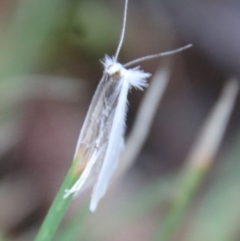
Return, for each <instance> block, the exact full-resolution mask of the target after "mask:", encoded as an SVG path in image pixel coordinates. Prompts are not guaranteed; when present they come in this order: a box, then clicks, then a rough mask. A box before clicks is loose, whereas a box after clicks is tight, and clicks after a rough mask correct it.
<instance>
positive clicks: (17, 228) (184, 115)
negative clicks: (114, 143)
mask: <svg viewBox="0 0 240 241" xmlns="http://www.w3.org/2000/svg"><path fill="white" fill-rule="evenodd" d="M181 2H182V4H178V3H173V2H171V3H166V1H165V2H164V1H161V2H157V1H149V2H148V1H139V3H137V1H131V0H130V8H129V12H130V13H131V14H129V20H128V23H127V24H128V27H127V36H126V41H125V43H127V46H123V54H121V55H120V59H124V60H125V59H126V62H127V61H128V60H132V59H134V58H135V57H139V56H141V55H142V53H145V54H146V55H147V54H151V53H153V52H154V51H162V50H163V51H164V50H169V49H171V48H174V47H175V46H176V45H177V46H181V45H183V43H185V42H187V43H189V42H191V41H193V45H194V49H193V50H191V51H190V52H189V53H183V54H181V55H180V56H178V57H176V58H177V61H175V62H174V63H175V64H174V66H173V68H172V76H171V78H170V84H169V87H168V89H167V91H166V95H165V97H164V100H163V102H162V103H161V105H160V106H159V111H158V114H157V115H156V118H155V123H154V125H153V127H152V130H151V131H150V133H149V138H148V139H147V140H146V145H145V147H144V148H143V150H142V152H141V153H140V155H139V158H138V160H137V164H136V166H134V167H133V168H131V169H130V170H129V173H128V174H127V175H125V176H124V178H123V180H122V182H121V184H119V185H113V186H114V187H113V188H112V189H113V190H109V192H108V193H107V196H106V197H105V199H104V200H103V201H102V202H101V204H100V207H99V210H97V212H96V213H94V214H91V213H90V212H89V210H88V204H89V193H87V194H86V196H87V197H86V196H84V195H83V196H81V197H78V198H75V199H74V200H73V202H72V203H71V205H70V208H69V210H68V212H67V215H66V217H65V218H64V219H63V221H62V223H61V225H60V228H59V229H58V231H57V233H56V234H55V239H53V240H57V241H64V240H67V241H77V240H87V241H91V240H92V241H94V240H103V241H107V240H111V241H120V240H138V241H141V240H149V241H150V240H161V241H165V240H178V241H181V240H189V241H190V240H191V241H200V240H204V241H214V240H217V241H229V240H232V241H237V240H239V239H240V232H239V229H238V226H239V223H240V208H239V201H238V200H239V195H240V194H239V193H240V191H239V182H240V180H239V178H240V166H239V156H240V153H239V145H240V143H239V141H240V136H239V133H238V130H239V128H238V126H239V125H238V121H239V114H238V113H239V110H238V109H239V103H238V101H237V104H236V107H235V110H234V112H233V118H232V120H230V122H229V128H228V129H227V138H226V139H225V140H224V141H223V144H221V145H220V147H219V152H218V154H217V155H216V156H215V154H214V157H212V159H211V161H212V163H211V165H209V167H208V168H206V169H204V170H203V169H201V168H200V169H197V170H194V169H190V170H189V169H188V168H189V166H188V162H187V161H186V156H187V153H188V152H189V150H190V152H191V150H192V148H194V147H193V144H192V143H193V142H194V140H196V139H197V133H201V130H202V129H201V128H202V127H203V126H204V125H203V123H204V121H205V119H206V118H207V116H208V115H210V114H211V113H212V112H211V111H210V109H211V108H212V106H213V105H214V103H218V102H217V101H218V98H220V97H219V96H221V95H220V94H219V93H220V90H221V89H222V88H224V87H223V86H224V84H225V82H226V80H227V79H229V77H231V76H232V75H234V76H236V77H238V71H237V67H238V65H234V63H236V62H238V61H237V60H238V59H237V53H238V51H237V50H236V49H234V47H236V46H235V45H234V43H232V45H231V42H228V47H229V51H228V53H225V52H224V49H225V48H224V47H219V46H223V42H221V39H222V38H221V36H222V34H223V33H225V32H224V30H223V29H221V26H222V21H221V20H222V18H220V17H219V16H225V15H224V14H222V15H221V14H220V13H228V12H230V13H232V14H234V13H235V11H233V10H234V7H233V5H231V4H230V3H227V2H225V3H221V4H218V3H216V2H215V3H214V1H210V2H211V4H209V5H208V6H206V5H205V4H203V3H202V5H201V3H200V1H197V0H195V1H193V2H192V3H191V4H187V2H188V1H181ZM228 4H229V5H228ZM232 4H233V3H232ZM180 5H181V6H180ZM186 5H187V6H188V8H187V7H186ZM190 5H191V6H192V8H190V7H189V6H190ZM122 9H123V1H112V2H110V1H77V0H70V1H65V0H51V1H49V0H48V1H47V0H18V1H7V0H5V1H2V2H1V3H0V14H1V19H0V21H1V22H0V31H1V33H0V37H1V42H0V53H1V54H0V95H1V104H0V155H1V156H0V158H1V159H0V165H1V166H0V241H11V240H12V241H21V240H24V241H27V240H34V239H35V237H36V234H37V233H38V231H39V228H40V226H41V223H42V222H43V220H44V217H45V215H46V213H47V210H48V209H49V207H50V205H51V203H52V200H53V199H54V197H55V196H56V193H57V190H58V189H59V187H60V186H61V183H62V181H63V180H64V177H65V175H66V173H67V170H68V168H69V167H70V163H71V158H72V154H73V151H74V148H75V143H76V140H77V136H78V132H79V128H80V127H81V123H82V121H83V119H84V116H85V113H86V110H87V107H88V104H89V101H90V99H91V96H92V94H93V92H94V89H95V87H96V84H97V83H98V80H99V79H100V77H101V65H100V63H99V59H100V58H102V57H103V56H104V54H105V53H108V54H110V55H111V54H112V53H114V52H115V48H116V45H117V42H118V39H119V32H120V29H121V21H122V20H121V19H122ZM192 9H197V10H199V15H197V13H196V12H192V11H193V10H192ZM206 9H207V10H208V11H207V10H206ZM214 9H218V11H219V12H218V17H219V18H218V19H216V21H214V19H213V18H214V16H215V15H214V11H211V10H214ZM231 9H232V10H231ZM205 10H206V11H205ZM225 11H226V12H225ZM208 12H209V13H211V14H213V16H211V14H209V15H207V13H208ZM188 13H189V15H188ZM190 13H191V14H190ZM192 13H194V14H192ZM204 14H205V15H204ZM173 15H174V16H173ZM195 15H196V18H194V16H195ZM189 16H190V17H191V18H192V21H190V23H189V19H188V17H189ZM198 16H199V18H198ZM227 16H228V15H227ZM231 16H232V15H231ZM234 16H235V15H234ZM198 19H200V20H201V21H204V20H206V19H208V21H209V22H207V23H211V24H210V25H208V24H206V23H205V25H201V26H200V25H199V24H198V22H197V20H198ZM210 19H212V22H211V21H210ZM186 20H187V24H185V25H184V23H186ZM227 20H228V21H226V27H227V28H226V29H231V28H233V26H235V25H234V24H232V21H233V20H232V18H230V17H229V18H227ZM201 21H200V22H201ZM235 21H236V22H237V20H235ZM239 22H240V20H239ZM239 22H238V23H239ZM213 23H214V24H215V25H214V24H213ZM234 23H235V22H234ZM190 24H192V25H191V26H190ZM194 24H195V25H194ZM228 24H229V25H228ZM192 26H193V27H192ZM199 26H200V27H199ZM209 26H211V28H210V30H209V31H210V32H211V30H212V31H215V32H214V33H215V35H214V38H213V39H211V36H212V35H207V34H206V35H205V34H202V36H203V35H204V40H203V38H202V37H199V36H200V35H199V33H206V32H204V31H206V29H208V27H209ZM216 26H218V27H219V32H217V30H216V29H218V28H216ZM228 26H231V28H230V27H229V28H228ZM236 26H239V25H238V24H236ZM192 29H194V30H195V31H193V30H192ZM235 31H236V39H238V34H237V33H238V31H239V30H237V29H235ZM207 33H208V32H207ZM211 33H212V32H211ZM218 34H219V35H218ZM217 36H220V37H217ZM239 36H240V35H239ZM214 39H215V40H216V39H219V42H218V41H216V42H214V41H213V40H214ZM230 39H231V38H230ZM232 39H234V38H232ZM229 41H230V40H229ZM213 42H214V44H213ZM170 43H171V44H172V43H175V44H174V46H172V45H170ZM224 43H226V42H224ZM211 44H212V45H211ZM217 46H218V47H217ZM225 47H226V46H225ZM215 48H216V49H215ZM209 49H210V50H209ZM214 51H216V52H219V55H218V54H216V52H214ZM222 51H223V52H222ZM224 53H225V54H226V55H224ZM230 53H231V54H230ZM234 53H236V56H235V55H234ZM221 54H222V55H221ZM222 56H227V57H226V58H222ZM231 57H232V58H231ZM223 59H224V60H223ZM226 59H227V60H226ZM233 60H235V62H234V61H233ZM225 61H226V62H227V63H226V62H225ZM231 63H233V64H232V65H231ZM144 65H145V67H146V71H149V72H152V73H153V74H154V72H155V71H156V66H157V65H158V61H153V63H146V64H143V66H144ZM145 67H144V69H145ZM132 92H133V93H131V95H130V97H129V99H130V106H129V113H128V114H129V115H128V116H129V118H128V120H127V123H128V124H129V123H134V116H135V113H136V112H137V108H138V106H139V97H140V96H139V95H138V94H136V93H135V91H132ZM149 108H150V107H149ZM146 114H148V113H146ZM217 122H218V121H216V123H217ZM223 129H224V130H225V128H223ZM209 133H210V131H209ZM209 138H211V137H209ZM215 162H216V164H214V163H215ZM74 178H75V179H76V177H74ZM72 182H73V180H72ZM68 185H69V183H68ZM115 186H116V187H115ZM64 190H65V187H63V186H62V191H61V193H60V194H59V196H58V200H62V199H61V196H62V193H63V192H64ZM178 201H179V202H178ZM68 202H70V200H68ZM68 204H69V203H65V204H64V205H65V206H64V208H63V209H64V210H62V213H61V214H60V215H59V217H56V216H54V215H53V216H52V217H53V219H52V220H53V222H54V220H55V219H57V218H58V220H57V221H56V223H55V224H54V225H55V226H54V225H53V226H54V230H52V235H53V234H54V233H55V229H56V228H57V226H58V225H59V222H60V221H61V218H62V216H63V215H64V213H65V211H66V209H67V207H68ZM57 211H59V210H57ZM47 226H48V227H50V225H48V224H47ZM50 228H51V227H50ZM165 234H166V235H165ZM36 240H52V238H49V239H47V238H46V239H44V238H43V239H36Z"/></svg>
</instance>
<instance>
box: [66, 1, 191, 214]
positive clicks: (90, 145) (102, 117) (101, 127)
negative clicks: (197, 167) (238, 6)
mask: <svg viewBox="0 0 240 241" xmlns="http://www.w3.org/2000/svg"><path fill="white" fill-rule="evenodd" d="M127 6H128V0H125V10H124V19H123V27H122V33H121V37H120V42H119V45H118V48H117V51H116V54H115V56H114V57H112V58H111V57H108V56H105V58H104V60H103V61H102V64H103V67H104V71H103V77H102V79H101V81H100V83H99V84H98V87H97V90H96V92H95V94H94V96H93V99H92V102H91V104H90V107H89V110H88V113H87V116H86V118H85V121H84V124H83V127H82V129H81V132H80V136H79V139H78V142H77V146H76V150H75V154H74V160H76V158H78V159H79V164H78V165H79V167H82V169H83V171H82V174H81V176H80V178H79V179H78V180H77V181H76V183H75V184H74V185H73V186H72V187H71V189H69V190H66V191H65V196H64V198H67V197H68V196H69V195H71V194H74V193H76V192H79V191H82V190H83V189H85V188H86V187H88V186H89V185H91V184H93V183H95V184H94V188H93V192H92V196H91V203H90V210H91V211H92V212H94V211H95V210H96V208H97V205H98V203H99V200H100V199H101V198H102V197H103V196H104V194H105V192H106V190H107V187H108V184H109V181H110V178H111V176H112V174H113V172H114V170H115V169H116V167H117V164H118V160H119V156H120V153H121V151H122V150H123V146H124V132H125V117H126V112H127V95H128V91H129V90H130V89H131V88H132V87H135V88H136V89H140V90H143V88H144V87H147V85H148V84H147V78H149V77H150V76H151V74H149V73H146V72H144V71H143V70H141V69H140V67H135V68H132V69H127V68H126V67H127V66H130V65H133V64H136V63H139V62H141V61H143V60H146V59H151V58H156V57H160V56H165V55H170V54H173V53H176V52H180V51H182V50H184V49H187V48H189V47H191V45H187V46H185V47H182V48H179V49H176V50H173V51H168V52H164V53H160V54H155V55H149V56H145V57H143V58H139V59H136V60H133V61H131V62H129V63H127V64H124V65H122V64H120V63H118V62H117V58H118V55H119V52H120V49H121V46H122V43H123V39H124V34H125V27H126V16H127Z"/></svg>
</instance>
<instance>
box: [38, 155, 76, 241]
mask: <svg viewBox="0 0 240 241" xmlns="http://www.w3.org/2000/svg"><path fill="white" fill-rule="evenodd" d="M78 161H79V159H78V158H76V159H75V160H74V162H73V164H72V166H71V168H70V170H69V172H68V174H67V176H66V178H65V180H64V182H63V184H62V186H61V188H60V190H59V192H58V194H57V196H56V197H55V199H54V201H53V204H52V206H51V207H50V209H49V211H48V214H47V216H46V218H45V220H44V221H43V224H42V226H41V228H40V230H39V232H38V234H37V236H36V238H35V241H50V240H52V239H53V236H54V234H55V232H56V230H57V228H58V226H59V224H60V222H61V220H62V218H63V216H64V214H65V212H66V210H67V208H68V206H69V203H70V201H71V199H72V196H70V197H68V198H63V196H64V193H65V190H66V189H69V188H70V187H71V186H72V185H73V184H74V183H75V181H76V180H77V179H78V178H79V174H77V173H76V171H75V169H76V164H77V163H78Z"/></svg>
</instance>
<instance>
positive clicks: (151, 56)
mask: <svg viewBox="0 0 240 241" xmlns="http://www.w3.org/2000/svg"><path fill="white" fill-rule="evenodd" d="M191 47H192V44H188V45H186V46H183V47H181V48H178V49H174V50H170V51H167V52H163V53H158V54H151V55H147V56H144V57H141V58H138V59H134V60H132V61H130V62H128V63H126V64H124V65H123V66H124V67H129V66H131V65H133V64H137V63H140V62H142V61H145V60H148V59H155V58H159V57H163V56H168V55H171V54H176V53H178V52H181V51H183V50H185V49H189V48H191Z"/></svg>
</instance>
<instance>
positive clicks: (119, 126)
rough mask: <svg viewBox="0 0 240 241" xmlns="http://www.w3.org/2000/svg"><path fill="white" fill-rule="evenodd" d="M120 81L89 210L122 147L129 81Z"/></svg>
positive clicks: (99, 194)
mask: <svg viewBox="0 0 240 241" xmlns="http://www.w3.org/2000/svg"><path fill="white" fill-rule="evenodd" d="M120 81H123V83H122V89H121V92H120V94H119V97H118V103H117V106H116V110H115V114H114V118H113V124H112V127H111V131H110V136H109V140H108V146H107V150H106V154H105V157H104V160H103V164H102V167H101V171H100V174H99V176H98V179H97V183H96V184H95V186H94V189H93V193H92V198H91V204H90V210H91V211H92V212H94V211H95V210H96V208H97V205H98V202H99V200H100V199H101V198H102V197H103V196H104V194H105V192H106V189H107V187H108V183H109V180H110V178H111V176H112V174H113V171H114V170H115V168H116V166H117V164H118V160H119V156H120V152H121V149H122V148H123V135H124V129H125V115H126V110H127V94H128V89H129V82H128V80H126V79H121V80H120ZM119 146H120V147H119Z"/></svg>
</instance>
